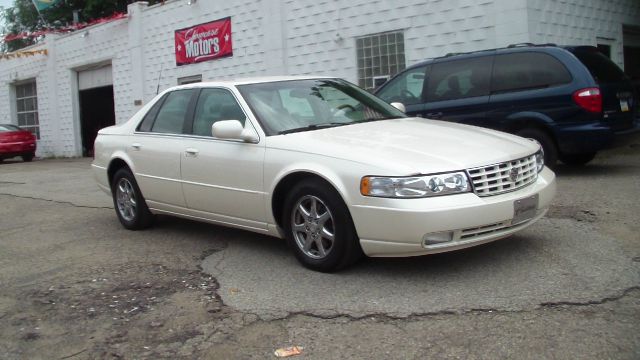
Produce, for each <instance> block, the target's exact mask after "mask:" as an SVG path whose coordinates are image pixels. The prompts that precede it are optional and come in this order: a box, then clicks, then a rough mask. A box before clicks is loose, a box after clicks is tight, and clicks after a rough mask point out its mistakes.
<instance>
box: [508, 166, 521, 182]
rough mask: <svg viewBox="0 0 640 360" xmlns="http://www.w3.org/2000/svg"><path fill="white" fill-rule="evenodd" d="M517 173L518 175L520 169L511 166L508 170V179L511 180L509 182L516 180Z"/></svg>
mask: <svg viewBox="0 0 640 360" xmlns="http://www.w3.org/2000/svg"><path fill="white" fill-rule="evenodd" d="M518 175H520V169H518V168H512V169H511V171H509V180H511V182H516V180H518Z"/></svg>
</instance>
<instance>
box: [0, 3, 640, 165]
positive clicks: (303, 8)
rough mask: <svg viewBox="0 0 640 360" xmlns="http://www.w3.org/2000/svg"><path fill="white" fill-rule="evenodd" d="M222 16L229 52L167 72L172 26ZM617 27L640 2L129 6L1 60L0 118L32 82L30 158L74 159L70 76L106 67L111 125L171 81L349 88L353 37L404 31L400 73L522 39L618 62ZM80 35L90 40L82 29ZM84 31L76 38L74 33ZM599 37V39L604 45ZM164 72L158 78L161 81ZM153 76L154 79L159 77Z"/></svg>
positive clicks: (639, 13)
mask: <svg viewBox="0 0 640 360" xmlns="http://www.w3.org/2000/svg"><path fill="white" fill-rule="evenodd" d="M227 16H231V23H232V38H233V56H232V57H228V58H223V59H217V60H214V61H208V62H203V63H199V64H192V65H186V66H176V64H175V55H174V53H175V51H174V32H175V30H177V29H181V28H185V27H190V26H193V25H196V24H200V23H204V22H209V21H213V20H216V19H220V18H223V17H227ZM622 24H628V25H640V2H639V1H638V0H610V1H606V0H584V1H581V2H577V1H572V0H555V1H554V0H428V1H425V0H406V1H391V0H295V1H294V0H253V1H250V0H244V1H241V0H239V1H226V2H223V1H205V0H200V1H197V2H195V3H194V4H192V5H188V4H187V2H186V1H185V0H168V1H166V2H165V4H164V5H161V4H158V5H154V6H147V4H146V3H144V2H138V3H134V4H131V5H129V8H128V17H127V18H126V19H122V20H118V21H114V22H111V23H107V24H103V25H97V26H94V27H91V28H88V29H86V30H83V31H78V32H75V33H73V34H69V35H65V36H47V38H46V40H45V42H44V43H42V44H41V45H38V46H36V47H34V48H47V49H48V50H49V55H48V56H41V55H38V56H34V57H30V58H21V59H14V60H0V122H12V123H15V122H16V119H15V115H14V114H15V101H12V98H11V89H12V84H14V83H15V82H16V81H20V80H27V79H32V78H35V79H36V80H37V89H38V103H39V116H40V130H41V140H40V142H39V151H38V154H39V155H56V156H78V155H80V154H81V147H80V126H79V119H78V117H79V115H78V93H77V71H81V70H83V69H87V68H90V67H91V66H95V65H97V64H103V63H110V64H111V65H112V69H113V82H114V97H115V98H114V101H115V112H116V122H117V123H122V122H124V121H126V120H127V119H129V118H130V117H131V115H133V114H134V113H135V112H136V111H138V110H139V109H140V107H141V106H140V105H135V102H136V100H141V101H142V103H146V102H148V101H149V100H151V99H152V98H153V97H154V96H155V94H156V87H157V86H158V84H159V85H160V91H162V90H163V89H166V88H168V87H171V86H174V85H176V84H177V79H178V78H181V77H187V76H191V75H202V79H203V80H204V81H207V80H215V79H228V78H235V77H255V76H265V75H287V74H288V75H302V74H320V75H322V74H327V75H333V76H339V77H343V78H346V79H347V80H350V81H352V82H354V83H357V81H358V79H357V59H356V49H355V47H356V38H358V37H361V36H366V35H370V34H375V33H380V32H388V31H403V32H404V39H405V63H406V66H409V65H412V64H414V63H416V62H419V61H422V60H424V59H427V58H432V57H437V56H442V55H445V54H446V53H449V52H464V51H473V50H480V49H487V48H495V47H502V46H506V45H508V44H511V43H519V42H537V43H540V42H555V43H559V44H568V43H572V44H576V43H581V44H585V43H587V44H594V45H595V44H596V42H597V41H598V39H604V40H603V41H610V42H611V44H612V51H613V54H612V55H613V58H614V60H615V61H616V62H618V63H619V64H621V62H622ZM87 31H88V33H87ZM85 33H86V34H87V35H86V36H83V34H85ZM607 39H608V40H607ZM161 70H162V74H161ZM160 74H161V76H160Z"/></svg>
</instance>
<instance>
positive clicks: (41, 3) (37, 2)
mask: <svg viewBox="0 0 640 360" xmlns="http://www.w3.org/2000/svg"><path fill="white" fill-rule="evenodd" d="M31 2H33V6H35V7H36V9H37V10H38V12H40V11H42V10H46V9H48V8H50V7H52V6H53V5H55V4H56V3H58V2H60V0H31Z"/></svg>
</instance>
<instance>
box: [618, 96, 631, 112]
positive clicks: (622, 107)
mask: <svg viewBox="0 0 640 360" xmlns="http://www.w3.org/2000/svg"><path fill="white" fill-rule="evenodd" d="M620 111H622V112H627V111H629V102H628V101H627V100H625V99H621V100H620Z"/></svg>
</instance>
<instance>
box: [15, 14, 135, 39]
mask: <svg viewBox="0 0 640 360" xmlns="http://www.w3.org/2000/svg"><path fill="white" fill-rule="evenodd" d="M126 17H127V14H125V13H115V14H113V15H111V16H107V17H104V18H100V19H94V20H91V21H89V22H86V23H78V24H73V25H69V26H65V27H61V28H55V29H54V28H51V29H44V30H40V31H34V32H23V33H19V34H7V35H5V37H4V41H5V42H8V41H13V40H18V39H27V38H35V37H38V36H42V35H47V34H64V33H69V32H72V31H76V30H81V29H84V28H86V27H89V26H93V25H97V24H103V23H107V22H110V21H115V20H120V19H124V18H126Z"/></svg>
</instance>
